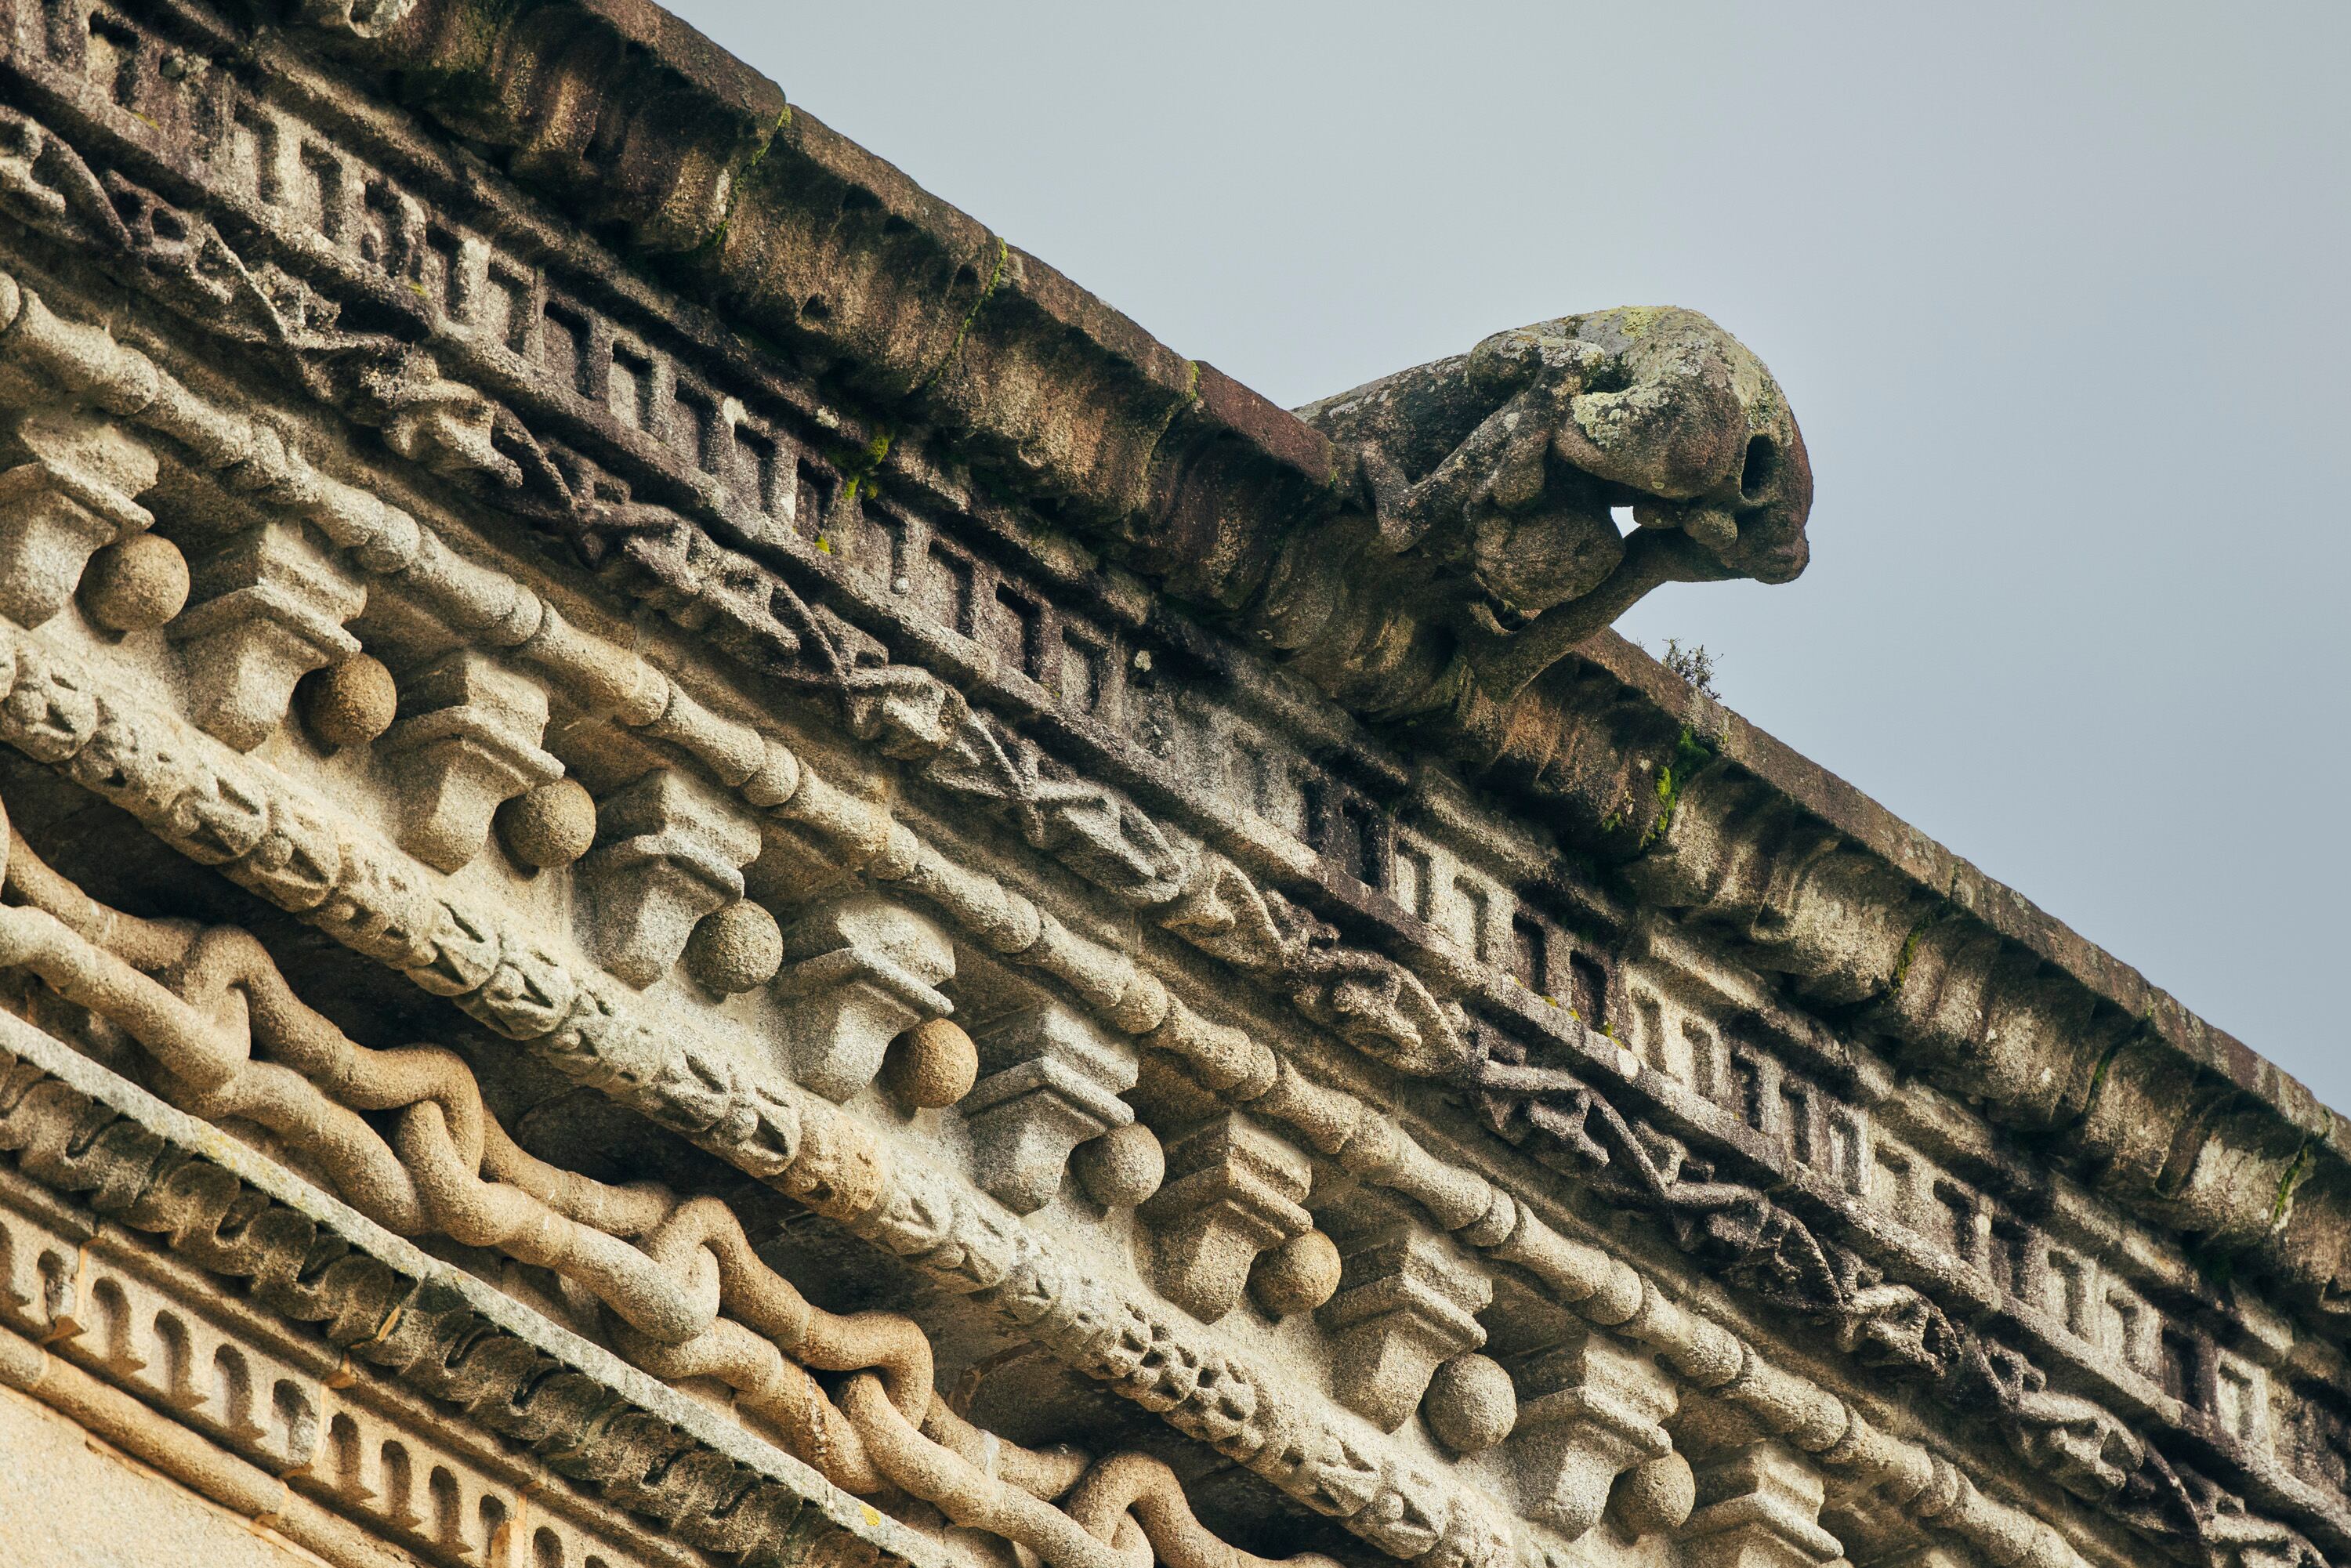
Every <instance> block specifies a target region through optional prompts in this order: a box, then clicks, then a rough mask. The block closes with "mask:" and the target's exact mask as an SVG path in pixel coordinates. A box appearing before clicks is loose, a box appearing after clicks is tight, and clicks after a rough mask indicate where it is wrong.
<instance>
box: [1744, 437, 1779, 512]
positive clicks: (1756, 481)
mask: <svg viewBox="0 0 2351 1568" xmlns="http://www.w3.org/2000/svg"><path fill="white" fill-rule="evenodd" d="M1779 472H1780V448H1779V447H1778V446H1776V445H1774V444H1772V441H1771V437H1770V436H1768V435H1755V436H1750V437H1749V438H1748V441H1747V458H1746V461H1745V462H1743V463H1741V464H1740V466H1739V494H1740V498H1741V499H1742V500H1748V501H1760V500H1761V499H1762V498H1763V488H1764V486H1767V485H1769V484H1771V480H1772V478H1773V476H1776V475H1777V474H1778V473H1779Z"/></svg>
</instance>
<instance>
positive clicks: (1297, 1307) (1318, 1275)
mask: <svg viewBox="0 0 2351 1568" xmlns="http://www.w3.org/2000/svg"><path fill="white" fill-rule="evenodd" d="M1338 1289H1339V1244H1338V1243H1337V1242H1335V1241H1333V1240H1332V1239H1330V1238H1329V1237H1327V1236H1325V1235H1323V1234H1322V1232H1321V1231H1319V1230H1310V1231H1308V1232H1306V1233H1305V1234H1304V1235H1303V1236H1293V1237H1291V1238H1290V1239H1289V1240H1287V1241H1285V1242H1283V1243H1282V1244H1281V1245H1280V1246H1279V1247H1275V1248H1271V1249H1268V1250H1266V1251H1263V1252H1260V1253H1259V1254H1258V1255H1257V1263H1256V1265H1255V1266H1254V1267H1252V1268H1251V1269H1250V1270H1249V1293H1250V1294H1251V1295H1253V1296H1255V1297H1256V1298H1257V1304H1258V1305H1259V1306H1260V1307H1263V1308H1264V1309H1265V1310H1266V1311H1267V1312H1271V1313H1272V1314H1273V1315H1274V1316H1275V1317H1278V1318H1286V1317H1290V1316H1291V1315H1292V1314H1294V1313H1297V1312H1312V1311H1313V1310H1314V1309H1315V1308H1317V1307H1319V1306H1321V1305H1322V1303H1323V1302H1325V1301H1329V1300H1330V1299H1331V1297H1332V1293H1333V1292H1334V1291H1337V1290H1338Z"/></svg>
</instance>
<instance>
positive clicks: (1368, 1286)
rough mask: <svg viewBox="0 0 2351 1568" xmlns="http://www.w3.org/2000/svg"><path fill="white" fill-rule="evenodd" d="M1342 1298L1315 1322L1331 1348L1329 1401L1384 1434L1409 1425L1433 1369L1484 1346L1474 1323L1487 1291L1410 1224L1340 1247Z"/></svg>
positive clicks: (1482, 1280)
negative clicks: (1323, 1330) (1329, 1339)
mask: <svg viewBox="0 0 2351 1568" xmlns="http://www.w3.org/2000/svg"><path fill="white" fill-rule="evenodd" d="M1339 1250H1340V1253H1341V1256H1342V1257H1343V1260H1344V1265H1343V1271H1342V1272H1341V1275H1340V1279H1339V1293H1338V1294H1336V1295H1334V1296H1332V1298H1331V1300H1330V1302H1329V1304H1327V1305H1326V1306H1324V1307H1323V1308H1322V1312H1320V1313H1319V1314H1318V1316H1319V1317H1320V1318H1321V1319H1322V1324H1323V1326H1324V1327H1325V1328H1326V1329H1327V1330H1329V1331H1330V1333H1331V1334H1332V1340H1333V1344H1332V1369H1331V1392H1332V1394H1333V1395H1335V1396H1337V1397H1338V1400H1339V1402H1340V1403H1341V1404H1343V1405H1344V1406H1348V1407H1349V1408H1350V1409H1353V1410H1358V1411H1361V1412H1362V1413H1363V1414H1364V1415H1365V1416H1370V1417H1371V1418H1372V1420H1373V1422H1374V1424H1376V1425H1377V1426H1378V1427H1380V1429H1381V1430H1383V1431H1386V1432H1393V1431H1395V1429H1396V1428H1397V1427H1401V1426H1403V1425H1404V1424H1405V1422H1406V1421H1408V1420H1410V1419H1412V1415H1413V1412H1414V1411H1415V1410H1416V1409H1417V1408H1419V1406H1420V1396H1422V1395H1423V1394H1425V1393H1426V1392H1427V1389H1428V1380H1429V1379H1430V1378H1431V1377H1433V1376H1435V1375H1436V1374H1437V1367H1438V1365H1439V1364H1442V1363H1443V1362H1445V1361H1446V1360H1447V1359H1448V1358H1449V1357H1452V1356H1456V1355H1458V1354H1461V1353H1462V1352H1464V1351H1471V1350H1476V1349H1477V1348H1478V1347H1479V1346H1480V1345H1482V1344H1484V1343H1486V1331H1485V1330H1484V1329H1482V1328H1480V1327H1479V1324H1478V1318H1477V1314H1478V1313H1479V1312H1482V1311H1483V1310H1484V1309H1485V1307H1486V1304H1487V1302H1489V1301H1491V1300H1492V1299H1493V1293H1494V1287H1493V1284H1492V1282H1491V1281H1489V1280H1487V1278H1486V1277H1485V1276H1484V1275H1483V1274H1481V1273H1479V1271H1478V1270H1475V1269H1471V1268H1466V1267H1464V1266H1463V1261H1462V1259H1461V1257H1460V1255H1459V1253H1458V1252H1457V1251H1456V1250H1455V1249H1453V1248H1452V1247H1451V1246H1449V1245H1447V1243H1446V1242H1445V1241H1444V1240H1443V1239H1440V1238H1438V1237H1437V1236H1434V1235H1431V1234H1430V1233H1428V1232H1427V1231H1426V1230H1425V1229H1423V1228H1420V1227H1419V1226H1417V1225H1416V1224H1414V1223H1413V1222H1411V1221H1409V1220H1397V1221H1393V1222H1390V1223H1388V1224H1384V1225H1380V1226H1376V1227H1374V1228H1371V1229H1369V1230H1368V1231H1367V1232H1365V1233H1364V1234H1363V1235H1360V1236H1357V1237H1355V1238H1353V1239H1342V1240H1341V1241H1340V1243H1339Z"/></svg>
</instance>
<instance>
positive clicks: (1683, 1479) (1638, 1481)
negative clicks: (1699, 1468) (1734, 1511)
mask: <svg viewBox="0 0 2351 1568" xmlns="http://www.w3.org/2000/svg"><path fill="white" fill-rule="evenodd" d="M1609 1500H1610V1501H1611V1502H1612V1503H1614V1505H1615V1509H1616V1522H1617V1523H1618V1524H1620V1525H1622V1526H1624V1528H1625V1533H1626V1534H1628V1535H1630V1536H1632V1537H1633V1539H1634V1540H1635V1541H1638V1540H1640V1539H1642V1538H1643V1537H1644V1536H1649V1535H1656V1534H1659V1533H1661V1532H1663V1531H1668V1530H1679V1529H1680V1528H1681V1527H1682V1525H1683V1523H1684V1522H1685V1521H1687V1520H1688V1518H1689V1516H1690V1510H1691V1508H1692V1507H1694V1506H1695V1505H1696V1504H1697V1502H1698V1479H1697V1478H1696V1477H1695V1476H1693V1475H1691V1474H1690V1468H1689V1461H1688V1460H1687V1459H1685V1458H1682V1457H1681V1456H1680V1455H1679V1454H1660V1455H1658V1456H1657V1457H1656V1458H1654V1459H1650V1460H1647V1461H1646V1462H1645V1463H1642V1464H1638V1465H1635V1466H1634V1467H1633V1468H1632V1469H1629V1470H1626V1471H1625V1473H1624V1474H1623V1475H1621V1476H1618V1477H1617V1478H1616V1487H1615V1490H1614V1492H1612V1493H1611V1494H1610V1497H1609Z"/></svg>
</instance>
